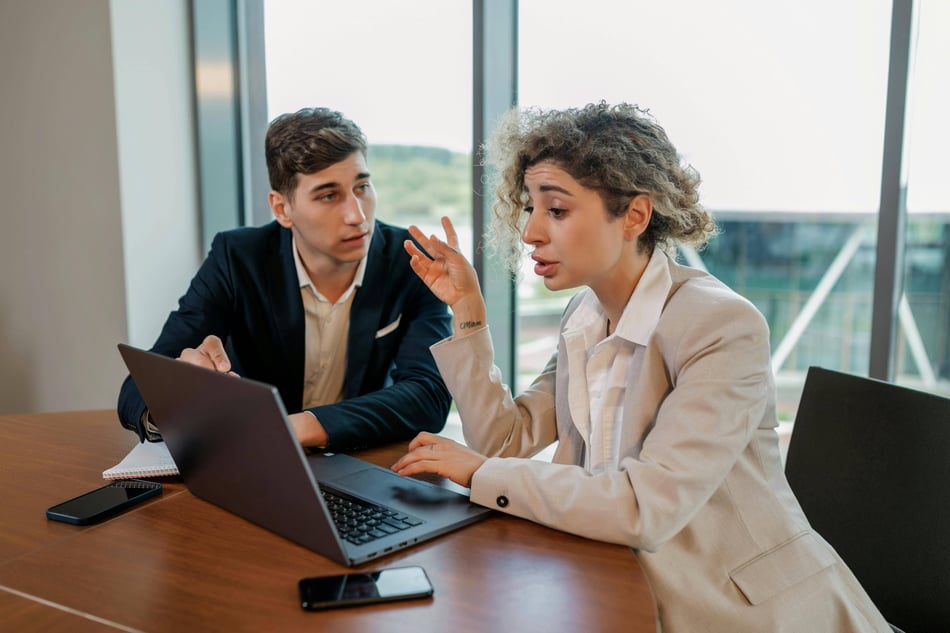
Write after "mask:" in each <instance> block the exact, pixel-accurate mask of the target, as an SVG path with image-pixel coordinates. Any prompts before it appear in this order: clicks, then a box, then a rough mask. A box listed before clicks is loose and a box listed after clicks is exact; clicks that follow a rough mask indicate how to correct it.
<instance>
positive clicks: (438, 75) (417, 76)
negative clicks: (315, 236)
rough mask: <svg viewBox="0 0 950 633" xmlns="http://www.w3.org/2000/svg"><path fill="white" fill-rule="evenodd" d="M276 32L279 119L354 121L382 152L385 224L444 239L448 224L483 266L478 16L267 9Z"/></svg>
mask: <svg viewBox="0 0 950 633" xmlns="http://www.w3.org/2000/svg"><path fill="white" fill-rule="evenodd" d="M436 24H437V25H439V28H432V26H433V25H436ZM264 26H265V34H264V38H265V39H264V41H265V48H266V65H267V109H268V118H269V119H271V118H273V117H275V116H277V115H278V114H281V113H284V112H292V111H295V110H298V109H300V108H303V107H312V106H325V107H329V108H333V109H335V110H339V111H340V112H342V113H343V114H344V115H346V116H347V117H349V118H350V119H352V120H353V121H354V122H355V123H356V124H357V125H359V126H360V127H361V128H362V129H363V131H364V132H365V133H366V136H367V138H368V140H369V143H370V148H369V156H368V159H367V162H368V165H369V168H370V173H371V174H372V178H373V182H374V185H375V187H376V190H377V196H378V200H379V202H378V204H377V218H378V219H380V220H381V221H384V222H391V223H394V224H398V225H402V226H407V225H409V224H417V225H419V226H420V228H422V229H423V231H426V232H430V233H431V232H434V231H437V232H438V234H440V235H441V228H440V224H439V218H440V217H441V216H443V215H447V216H449V217H450V218H451V219H452V221H453V223H454V224H455V226H456V227H457V228H458V229H459V232H460V236H459V237H460V240H461V241H462V245H463V250H465V248H468V251H467V252H466V255H467V256H469V257H471V248H470V246H471V243H472V239H471V225H472V221H471V216H472V214H471V175H470V172H471V168H470V165H471V160H472V159H471V154H472V132H471V129H472V128H471V119H472V76H471V68H472V17H471V8H470V7H469V6H468V5H466V4H463V3H456V2H442V1H440V0H416V1H414V2H411V3H405V2H391V1H388V0H364V1H363V2H359V3H345V2H312V1H310V0H266V2H265V3H264Z"/></svg>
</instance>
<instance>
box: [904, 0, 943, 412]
mask: <svg viewBox="0 0 950 633" xmlns="http://www.w3.org/2000/svg"><path fill="white" fill-rule="evenodd" d="M917 6H918V9H917V26H918V33H917V39H916V48H915V50H914V51H913V53H912V59H913V62H912V66H911V77H910V85H909V93H910V94H909V97H908V125H907V141H906V144H907V149H906V151H905V154H904V155H905V157H906V161H907V169H906V172H907V210H908V225H907V240H906V244H905V249H906V250H905V262H904V263H905V276H904V296H903V300H902V301H901V306H900V311H899V319H898V322H899V327H900V336H899V338H898V346H897V358H896V368H897V371H896V381H897V382H899V383H901V384H905V385H907V386H910V387H914V388H918V389H923V390H926V391H931V392H937V393H941V394H943V395H948V396H950V189H948V188H947V185H946V165H947V159H946V152H947V147H948V146H950V120H948V118H947V112H950V87H948V85H947V81H946V78H947V77H950V3H947V2H944V1H942V0H936V1H935V0H923V1H922V2H919V3H918V5H917Z"/></svg>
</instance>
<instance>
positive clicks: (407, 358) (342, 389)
mask: <svg viewBox="0 0 950 633" xmlns="http://www.w3.org/2000/svg"><path fill="white" fill-rule="evenodd" d="M265 150H266V158H267V169H268V174H269V176H270V184H271V189H272V191H271V192H270V193H269V194H268V202H269V204H270V207H271V210H272V211H273V213H274V217H275V221H274V222H271V223H270V224H267V225H265V226H262V227H255V228H241V229H235V230H231V231H226V232H223V233H220V234H218V235H217V236H215V238H214V240H213V242H212V245H211V251H210V253H209V254H208V257H207V258H206V259H205V261H204V263H203V264H202V265H201V268H200V269H199V270H198V273H197V274H196V275H195V277H194V279H192V281H191V284H190V286H189V288H188V290H187V292H186V293H185V295H184V296H183V297H182V298H181V299H180V300H179V305H178V309H177V310H175V311H174V312H172V313H171V314H170V315H169V317H168V320H167V321H166V322H165V325H164V327H163V328H162V332H161V334H160V335H159V337H158V340H157V341H156V342H155V345H154V346H153V347H152V351H154V352H157V353H159V354H164V355H166V356H171V357H177V358H179V359H180V360H182V361H185V362H190V363H194V364H197V365H202V366H205V367H208V368H211V369H216V370H217V371H221V372H233V373H235V374H238V375H240V376H246V377H248V378H253V379H255V380H258V381H261V382H266V383H269V384H272V385H274V386H275V387H277V389H278V391H279V392H280V396H281V398H282V399H283V402H284V406H285V408H286V409H287V411H288V412H291V415H290V421H291V424H292V426H293V428H294V431H295V433H296V435H297V438H298V439H299V440H300V442H301V444H303V445H304V446H314V447H321V448H326V449H328V450H342V449H352V448H356V447H360V446H367V445H373V444H383V443H388V442H393V441H397V440H402V439H408V438H410V437H413V436H414V435H415V434H416V433H418V432H419V431H423V430H428V431H431V432H436V433H437V432H438V431H440V430H441V429H442V427H443V426H444V424H445V418H446V416H447V414H448V409H449V403H450V396H449V393H448V391H447V390H446V388H445V385H444V384H443V382H442V378H441V377H440V375H439V371H438V369H437V368H436V366H435V362H434V361H433V359H432V355H431V353H430V352H429V346H430V345H431V344H433V343H435V342H437V341H439V340H441V339H442V338H445V337H446V336H448V335H449V334H450V333H451V320H450V317H449V314H448V311H447V309H446V308H445V305H444V304H443V303H442V302H441V301H439V300H438V299H437V298H436V297H435V296H433V295H432V293H431V292H430V291H429V289H428V288H427V287H426V286H425V285H424V284H422V282H421V281H420V280H419V279H418V278H417V277H416V275H415V273H413V272H412V270H411V269H410V268H409V265H408V261H407V260H406V257H405V251H404V250H403V242H404V241H405V240H406V239H409V233H408V232H407V231H406V230H404V229H400V228H396V227H393V226H390V225H388V224H385V223H382V222H379V221H376V220H374V213H375V210H376V192H375V190H374V189H373V185H372V183H371V181H370V174H369V171H368V169H367V167H366V139H365V137H364V135H363V133H362V131H361V130H360V129H359V127H357V126H356V125H355V124H354V123H353V122H352V121H350V120H348V119H346V118H344V117H343V115H341V114H340V113H339V112H335V111H332V110H328V109H325V108H306V109H303V110H300V111H298V112H295V113H291V114H284V115H281V116H279V117H277V118H276V119H275V120H274V121H272V122H271V124H270V126H269V128H268V131H267V136H266V141H265ZM118 413H119V418H120V421H121V422H122V425H123V426H125V427H126V428H128V429H131V430H134V431H136V432H137V433H138V435H139V438H140V439H141V440H143V441H144V440H145V439H149V440H157V439H159V438H160V434H159V433H160V429H161V420H152V419H151V418H150V417H149V415H148V411H147V409H146V406H145V403H144V402H143V401H142V397H141V395H140V394H139V391H138V389H137V388H136V386H135V383H134V382H133V381H132V379H131V377H127V378H126V379H125V382H124V383H123V384H122V388H121V391H120V393H119V402H118Z"/></svg>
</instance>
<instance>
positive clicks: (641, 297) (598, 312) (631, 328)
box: [564, 248, 673, 345]
mask: <svg viewBox="0 0 950 633" xmlns="http://www.w3.org/2000/svg"><path fill="white" fill-rule="evenodd" d="M672 287H673V280H672V277H671V276H670V264H669V256H668V255H667V254H666V253H664V252H663V250H662V249H659V248H656V249H654V250H653V255H651V256H650V261H649V262H647V267H646V268H645V269H644V271H643V275H642V276H641V277H640V281H639V282H637V287H636V288H634V290H633V295H631V297H630V300H629V301H628V302H627V305H626V307H625V308H624V309H623V314H622V315H621V316H620V322H619V323H618V324H617V328H616V330H615V331H614V335H615V336H618V337H620V338H623V339H626V340H628V341H630V342H632V343H637V344H639V345H646V344H647V342H648V341H649V339H650V335H651V334H653V330H655V329H656V325H657V323H658V322H659V321H660V314H661V313H662V312H663V305H664V304H665V303H666V299H667V297H668V296H669V294H670V288H672ZM606 329H607V315H606V314H604V310H603V308H601V305H600V301H598V300H597V295H595V294H594V293H593V292H592V291H590V290H588V291H587V292H586V294H585V296H584V297H583V298H582V299H581V304H580V305H579V306H578V307H577V309H576V310H575V311H574V313H573V314H571V316H570V318H568V320H567V323H565V325H564V330H565V332H568V331H572V330H583V331H584V333H585V337H586V338H592V340H591V342H596V341H597V340H600V339H602V338H603V336H604V332H606Z"/></svg>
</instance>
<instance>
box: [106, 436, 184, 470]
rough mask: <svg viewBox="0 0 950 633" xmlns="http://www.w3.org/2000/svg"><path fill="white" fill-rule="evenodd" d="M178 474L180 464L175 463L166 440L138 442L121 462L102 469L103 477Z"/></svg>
mask: <svg viewBox="0 0 950 633" xmlns="http://www.w3.org/2000/svg"><path fill="white" fill-rule="evenodd" d="M177 474H178V466H176V465H175V461H174V460H173V459H172V456H171V454H170V453H169V452H168V447H167V446H165V442H144V443H142V444H136V445H135V447H134V448H132V450H131V451H129V454H128V455H126V456H125V457H123V458H122V461H121V462H119V463H118V464H116V465H115V466H113V467H112V468H109V469H107V470H104V471H102V478H103V479H133V478H136V477H165V476H168V475H177Z"/></svg>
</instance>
